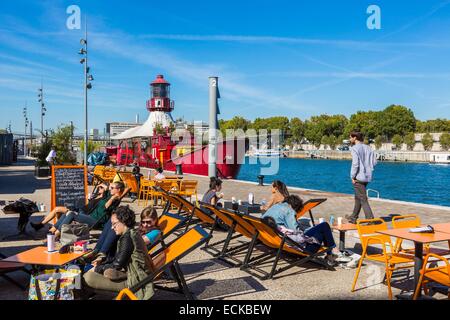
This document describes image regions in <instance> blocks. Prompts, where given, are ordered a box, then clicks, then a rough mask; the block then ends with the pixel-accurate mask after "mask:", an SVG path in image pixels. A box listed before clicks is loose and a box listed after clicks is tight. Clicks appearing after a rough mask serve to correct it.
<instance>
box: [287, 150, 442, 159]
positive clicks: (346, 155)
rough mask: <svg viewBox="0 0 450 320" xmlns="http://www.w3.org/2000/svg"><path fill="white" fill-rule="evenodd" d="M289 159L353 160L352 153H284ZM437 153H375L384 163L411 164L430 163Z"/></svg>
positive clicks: (326, 151) (312, 151) (332, 151)
mask: <svg viewBox="0 0 450 320" xmlns="http://www.w3.org/2000/svg"><path fill="white" fill-rule="evenodd" d="M283 153H284V154H285V155H286V156H287V157H289V158H303V159H308V158H319V159H336V160H351V158H352V156H351V153H350V151H338V150H311V151H284V152H283ZM432 153H433V154H435V153H437V152H420V151H419V152H417V151H375V154H376V155H377V159H379V160H384V161H405V162H407V161H411V162H429V161H430V155H431V154H432Z"/></svg>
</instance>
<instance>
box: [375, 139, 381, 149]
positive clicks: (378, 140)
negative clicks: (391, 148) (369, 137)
mask: <svg viewBox="0 0 450 320" xmlns="http://www.w3.org/2000/svg"><path fill="white" fill-rule="evenodd" d="M382 145H383V137H382V136H376V137H375V149H377V150H379V149H380V148H381V146H382Z"/></svg>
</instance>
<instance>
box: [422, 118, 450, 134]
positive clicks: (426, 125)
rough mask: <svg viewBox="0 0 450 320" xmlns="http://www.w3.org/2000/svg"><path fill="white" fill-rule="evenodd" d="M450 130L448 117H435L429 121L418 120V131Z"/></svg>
mask: <svg viewBox="0 0 450 320" xmlns="http://www.w3.org/2000/svg"><path fill="white" fill-rule="evenodd" d="M449 131H450V120H447V119H441V118H438V119H434V120H427V121H420V120H417V122H416V132H419V133H425V132H449Z"/></svg>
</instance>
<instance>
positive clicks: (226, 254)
mask: <svg viewBox="0 0 450 320" xmlns="http://www.w3.org/2000/svg"><path fill="white" fill-rule="evenodd" d="M201 204H202V205H203V206H204V207H205V208H206V209H209V210H211V212H212V213H213V214H215V216H216V217H217V218H219V219H221V220H222V221H223V222H224V223H225V224H226V225H227V226H228V227H229V229H228V233H227V237H226V238H225V239H224V240H220V241H217V242H215V243H213V244H209V242H208V243H206V244H205V247H204V248H203V249H204V250H205V251H206V252H208V253H210V254H212V255H213V256H214V257H216V258H218V259H220V260H222V261H224V262H227V263H228V264H231V265H232V266H234V267H237V266H240V265H242V263H243V260H239V259H237V258H236V256H235V255H236V254H238V253H240V252H242V251H243V250H245V249H248V247H249V245H250V243H251V240H252V238H253V236H254V234H255V228H254V227H253V226H252V225H251V224H249V223H248V222H246V221H245V220H243V219H242V218H241V217H240V216H239V214H237V213H234V212H231V211H228V210H226V209H222V208H218V207H215V206H213V205H210V204H205V203H201ZM212 231H213V229H212V230H211V235H212ZM240 237H245V238H247V239H249V240H250V241H248V242H245V243H241V244H239V245H235V246H233V247H229V245H230V243H231V241H232V240H235V239H237V238H240ZM222 243H223V246H222V249H218V248H217V246H218V245H220V244H222ZM210 251H213V252H210ZM230 260H232V261H233V262H232V261H230Z"/></svg>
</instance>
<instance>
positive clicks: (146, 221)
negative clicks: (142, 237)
mask: <svg viewBox="0 0 450 320" xmlns="http://www.w3.org/2000/svg"><path fill="white" fill-rule="evenodd" d="M141 223H142V224H152V221H150V220H143V221H141Z"/></svg>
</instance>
